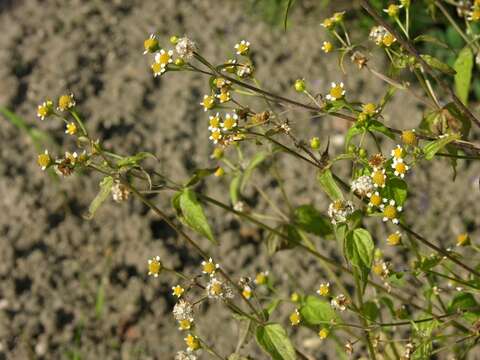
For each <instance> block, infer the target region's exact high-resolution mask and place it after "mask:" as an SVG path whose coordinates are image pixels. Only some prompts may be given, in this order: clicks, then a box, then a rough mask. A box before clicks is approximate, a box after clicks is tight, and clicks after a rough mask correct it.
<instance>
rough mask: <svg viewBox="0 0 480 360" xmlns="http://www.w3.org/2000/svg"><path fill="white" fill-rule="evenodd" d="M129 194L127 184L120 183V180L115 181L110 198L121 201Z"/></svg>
mask: <svg viewBox="0 0 480 360" xmlns="http://www.w3.org/2000/svg"><path fill="white" fill-rule="evenodd" d="M129 195H130V190H129V189H128V187H127V186H125V185H124V184H122V183H121V182H120V181H115V183H114V184H113V186H112V198H113V200H114V201H116V202H122V201H126V200H128V196H129Z"/></svg>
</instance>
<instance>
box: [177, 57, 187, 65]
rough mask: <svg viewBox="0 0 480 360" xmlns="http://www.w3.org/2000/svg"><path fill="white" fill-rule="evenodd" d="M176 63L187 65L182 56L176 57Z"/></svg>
mask: <svg viewBox="0 0 480 360" xmlns="http://www.w3.org/2000/svg"><path fill="white" fill-rule="evenodd" d="M175 65H177V66H183V65H185V61H184V60H183V59H182V58H178V59H175Z"/></svg>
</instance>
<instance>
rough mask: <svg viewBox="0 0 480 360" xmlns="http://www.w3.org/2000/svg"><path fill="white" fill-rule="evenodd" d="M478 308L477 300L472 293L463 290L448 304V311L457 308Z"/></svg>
mask: <svg viewBox="0 0 480 360" xmlns="http://www.w3.org/2000/svg"><path fill="white" fill-rule="evenodd" d="M475 308H478V304H477V301H476V300H475V298H474V297H473V295H472V294H470V293H465V292H461V293H459V294H457V295H455V297H454V298H453V299H452V301H450V303H449V304H448V311H449V312H454V311H456V310H475Z"/></svg>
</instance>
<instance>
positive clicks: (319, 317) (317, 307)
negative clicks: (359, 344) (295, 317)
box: [299, 295, 338, 325]
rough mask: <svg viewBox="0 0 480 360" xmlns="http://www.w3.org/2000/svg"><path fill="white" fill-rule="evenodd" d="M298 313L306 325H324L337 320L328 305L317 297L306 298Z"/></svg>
mask: <svg viewBox="0 0 480 360" xmlns="http://www.w3.org/2000/svg"><path fill="white" fill-rule="evenodd" d="M299 312H300V315H301V316H302V320H303V321H305V322H306V323H307V324H308V325H322V324H323V325H326V324H329V323H330V322H331V321H332V320H338V316H337V314H336V313H335V311H334V310H333V309H332V306H331V305H330V303H329V302H328V301H326V300H323V299H321V298H319V297H317V296H312V295H309V296H307V297H306V298H305V301H304V303H303V305H302V306H301V307H300V309H299Z"/></svg>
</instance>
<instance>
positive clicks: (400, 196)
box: [385, 178, 408, 206]
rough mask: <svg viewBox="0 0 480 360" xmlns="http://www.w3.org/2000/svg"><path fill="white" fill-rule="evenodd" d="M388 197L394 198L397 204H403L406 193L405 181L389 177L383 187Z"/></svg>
mask: <svg viewBox="0 0 480 360" xmlns="http://www.w3.org/2000/svg"><path fill="white" fill-rule="evenodd" d="M385 191H386V193H387V194H388V198H390V199H393V200H395V203H396V204H397V205H398V206H403V204H404V203H405V200H406V199H407V195H408V187H407V183H406V182H405V181H403V180H402V179H400V178H391V179H390V180H389V181H388V182H387V186H386V189H385Z"/></svg>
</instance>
